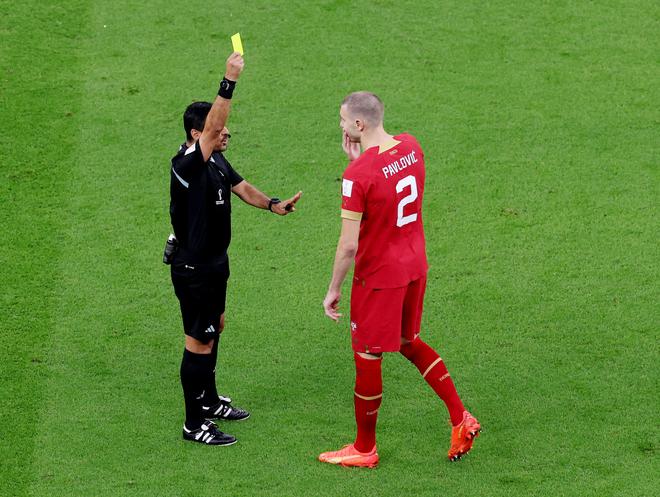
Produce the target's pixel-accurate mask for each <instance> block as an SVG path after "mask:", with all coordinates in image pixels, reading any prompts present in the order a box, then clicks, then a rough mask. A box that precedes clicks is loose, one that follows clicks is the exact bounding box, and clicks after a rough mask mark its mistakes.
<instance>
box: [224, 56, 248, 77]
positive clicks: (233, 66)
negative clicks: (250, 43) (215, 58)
mask: <svg viewBox="0 0 660 497" xmlns="http://www.w3.org/2000/svg"><path fill="white" fill-rule="evenodd" d="M244 65H245V61H244V60H243V56H242V55H241V54H240V53H238V52H233V53H232V54H231V55H230V56H229V57H228V58H227V69H226V71H225V78H227V79H228V80H230V81H238V77H239V76H240V75H241V73H242V72H243V66H244Z"/></svg>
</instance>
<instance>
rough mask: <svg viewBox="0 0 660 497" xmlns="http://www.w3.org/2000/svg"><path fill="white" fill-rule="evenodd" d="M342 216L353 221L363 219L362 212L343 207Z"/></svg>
mask: <svg viewBox="0 0 660 497" xmlns="http://www.w3.org/2000/svg"><path fill="white" fill-rule="evenodd" d="M341 217H343V218H344V219H350V220H351V221H361V220H362V213H361V212H354V211H348V210H346V209H342V210H341Z"/></svg>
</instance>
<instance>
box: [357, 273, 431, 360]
mask: <svg viewBox="0 0 660 497" xmlns="http://www.w3.org/2000/svg"><path fill="white" fill-rule="evenodd" d="M425 290H426V276H424V277H422V278H420V279H418V280H415V281H413V282H411V283H409V284H408V286H404V287H400V288H383V289H378V288H365V287H363V286H362V285H360V284H359V283H357V282H356V281H355V280H353V289H352V291H351V339H352V342H353V350H354V351H355V352H366V353H373V354H378V353H380V352H398V351H399V348H400V347H401V337H403V338H405V339H406V340H409V341H411V342H412V341H413V340H414V339H415V337H416V336H417V335H419V331H420V330H419V328H420V325H421V323H422V308H423V306H424V291H425Z"/></svg>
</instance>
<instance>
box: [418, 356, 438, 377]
mask: <svg viewBox="0 0 660 497" xmlns="http://www.w3.org/2000/svg"><path fill="white" fill-rule="evenodd" d="M441 361H442V357H438V358H437V359H436V360H435V361H433V364H431V365H430V366H429V367H428V368H426V371H424V374H423V375H422V378H426V375H427V374H429V372H430V371H431V370H432V369H433V368H434V367H435V366H436V364H438V363H439V362H441Z"/></svg>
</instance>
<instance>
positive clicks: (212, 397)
mask: <svg viewBox="0 0 660 497" xmlns="http://www.w3.org/2000/svg"><path fill="white" fill-rule="evenodd" d="M220 337H221V335H218V338H216V339H215V341H214V342H213V350H212V351H211V371H210V373H209V376H208V381H207V384H206V393H205V394H204V405H205V406H207V407H209V406H213V405H215V404H217V403H218V402H219V401H220V396H219V395H218V389H217V386H216V382H215V370H216V369H217V364H218V346H219V345H220Z"/></svg>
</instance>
